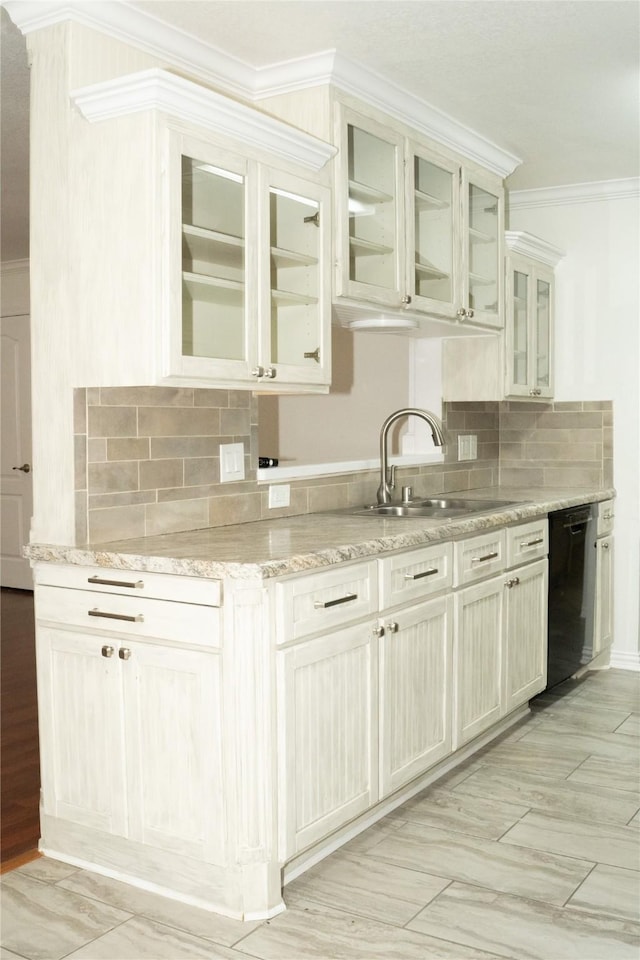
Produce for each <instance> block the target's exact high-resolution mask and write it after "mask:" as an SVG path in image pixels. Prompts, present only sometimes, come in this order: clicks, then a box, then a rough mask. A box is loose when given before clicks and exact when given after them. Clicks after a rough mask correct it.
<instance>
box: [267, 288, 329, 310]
mask: <svg viewBox="0 0 640 960" xmlns="http://www.w3.org/2000/svg"><path fill="white" fill-rule="evenodd" d="M271 299H272V301H273V302H274V303H277V304H280V305H282V306H285V307H286V306H309V305H310V304H313V303H317V302H318V298H317V297H313V296H311V295H310V294H307V293H292V292H291V291H290V290H272V291H271Z"/></svg>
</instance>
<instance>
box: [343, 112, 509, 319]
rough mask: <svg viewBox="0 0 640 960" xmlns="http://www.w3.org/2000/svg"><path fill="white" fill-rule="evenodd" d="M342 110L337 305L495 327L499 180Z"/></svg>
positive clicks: (499, 286)
mask: <svg viewBox="0 0 640 960" xmlns="http://www.w3.org/2000/svg"><path fill="white" fill-rule="evenodd" d="M339 111H340V120H339V124H338V129H339V134H338V136H339V141H340V143H339V145H340V152H339V166H338V168H337V177H338V179H337V184H336V249H337V280H336V295H337V297H338V301H340V299H344V300H345V301H354V302H356V303H358V302H359V303H363V302H364V303H369V304H374V305H377V306H379V307H388V308H391V309H393V310H395V311H397V312H400V311H403V310H404V311H405V312H406V313H407V314H411V315H416V316H420V315H424V316H435V317H439V318H444V319H447V320H451V321H457V322H458V323H466V324H469V325H471V326H475V325H478V326H480V327H489V328H499V327H501V326H502V324H503V313H502V307H503V274H502V258H503V249H502V243H503V241H502V235H503V223H504V214H503V202H504V196H503V188H502V184H501V181H500V180H499V178H498V177H492V176H491V175H490V174H485V173H483V172H481V171H476V170H475V169H474V170H471V169H469V168H468V167H466V166H464V165H463V164H461V162H460V161H459V160H458V159H457V158H455V157H453V156H452V155H447V154H446V153H445V152H444V151H437V150H435V149H433V148H431V147H429V146H427V145H426V144H423V143H420V142H419V141H417V140H415V139H413V138H409V137H407V136H404V135H402V134H401V133H399V132H398V131H397V130H395V129H392V128H390V127H389V126H387V125H385V124H384V123H383V122H380V121H378V120H375V119H373V118H371V117H368V116H367V117H365V116H363V115H360V114H358V113H357V112H354V111H352V110H351V109H350V108H348V107H346V106H344V105H340V107H339ZM338 308H339V309H340V303H338Z"/></svg>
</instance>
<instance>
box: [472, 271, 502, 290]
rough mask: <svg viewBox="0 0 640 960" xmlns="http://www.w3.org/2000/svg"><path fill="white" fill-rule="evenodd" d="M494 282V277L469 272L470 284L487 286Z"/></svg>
mask: <svg viewBox="0 0 640 960" xmlns="http://www.w3.org/2000/svg"><path fill="white" fill-rule="evenodd" d="M496 282H497V281H496V278H495V277H483V276H481V275H480V274H479V273H470V274H469V283H470V284H471V285H472V286H478V287H489V286H491V284H495V283H496Z"/></svg>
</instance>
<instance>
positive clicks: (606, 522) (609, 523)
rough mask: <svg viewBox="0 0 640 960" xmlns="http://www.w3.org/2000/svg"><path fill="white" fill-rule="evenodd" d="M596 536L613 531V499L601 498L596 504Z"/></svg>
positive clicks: (602, 535)
mask: <svg viewBox="0 0 640 960" xmlns="http://www.w3.org/2000/svg"><path fill="white" fill-rule="evenodd" d="M596 506H597V515H596V517H597V519H596V531H597V533H596V536H598V537H604V536H605V535H606V534H607V533H612V532H613V516H614V514H613V509H614V504H613V500H602V501H601V502H600V503H598V504H597V505H596Z"/></svg>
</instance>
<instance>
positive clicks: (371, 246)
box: [349, 237, 393, 257]
mask: <svg viewBox="0 0 640 960" xmlns="http://www.w3.org/2000/svg"><path fill="white" fill-rule="evenodd" d="M349 246H350V248H351V250H352V251H353V252H354V253H357V254H359V255H360V256H362V257H379V256H386V255H387V254H389V253H393V247H388V246H386V245H385V244H383V243H374V242H373V241H372V240H363V239H362V238H361V237H349Z"/></svg>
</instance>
